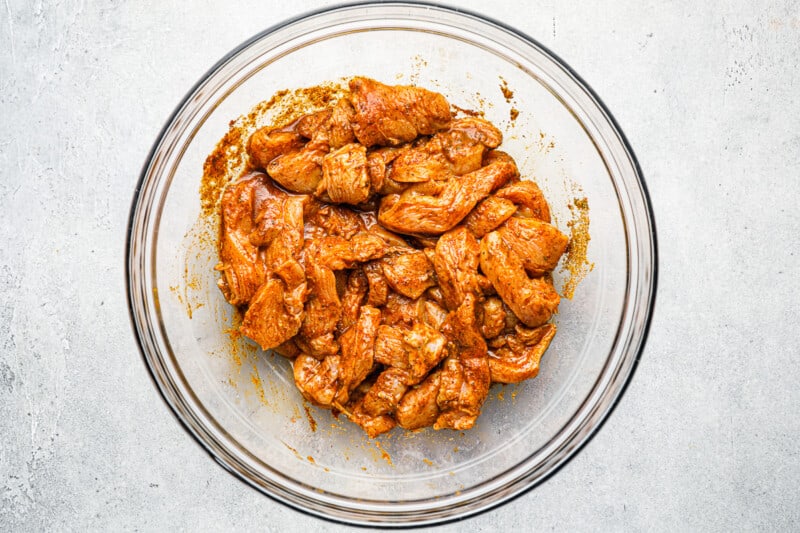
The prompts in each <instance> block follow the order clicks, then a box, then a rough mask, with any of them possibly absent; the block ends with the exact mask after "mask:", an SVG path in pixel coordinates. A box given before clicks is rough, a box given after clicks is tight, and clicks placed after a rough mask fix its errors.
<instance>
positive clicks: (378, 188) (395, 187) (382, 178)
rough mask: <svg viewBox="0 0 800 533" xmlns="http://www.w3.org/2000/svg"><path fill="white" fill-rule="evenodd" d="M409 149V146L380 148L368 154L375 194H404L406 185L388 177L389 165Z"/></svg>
mask: <svg viewBox="0 0 800 533" xmlns="http://www.w3.org/2000/svg"><path fill="white" fill-rule="evenodd" d="M408 149H409V145H407V144H406V145H403V146H401V147H398V148H391V147H386V148H378V149H377V150H371V151H369V152H368V153H367V173H368V174H369V180H370V186H371V188H372V191H373V192H376V193H378V194H381V195H384V194H397V193H400V192H403V189H405V188H406V185H405V184H403V183H399V182H396V181H394V180H393V179H391V178H390V177H389V176H388V173H389V172H388V170H389V168H390V167H389V166H388V165H389V164H390V163H392V162H393V161H394V160H395V159H397V158H398V157H400V155H401V154H403V153H404V152H406V151H407V150H408Z"/></svg>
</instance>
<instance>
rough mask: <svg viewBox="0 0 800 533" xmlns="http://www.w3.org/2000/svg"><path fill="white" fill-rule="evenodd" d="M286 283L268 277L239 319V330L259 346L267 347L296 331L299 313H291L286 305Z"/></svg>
mask: <svg viewBox="0 0 800 533" xmlns="http://www.w3.org/2000/svg"><path fill="white" fill-rule="evenodd" d="M286 296H287V290H286V285H285V284H284V282H283V281H282V280H280V279H275V278H273V279H270V280H268V281H267V282H266V283H264V284H263V285H261V288H259V289H258V291H257V292H256V294H255V295H254V296H253V299H252V300H251V301H250V307H248V308H247V312H246V313H245V315H244V319H243V320H242V325H241V327H240V328H239V331H240V332H241V333H242V335H245V336H247V337H249V338H251V339H253V340H254V341H256V342H257V343H258V344H259V345H261V348H262V349H264V350H269V349H270V348H274V347H275V346H278V345H280V344H282V343H284V342H286V341H287V340H289V339H291V338H292V337H293V336H294V335H296V334H297V331H298V330H299V329H300V324H301V323H302V319H303V316H302V313H301V314H296V313H293V312H291V311H290V310H289V309H288V308H287V306H286Z"/></svg>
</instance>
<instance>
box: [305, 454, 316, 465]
mask: <svg viewBox="0 0 800 533" xmlns="http://www.w3.org/2000/svg"><path fill="white" fill-rule="evenodd" d="M306 459H308V462H309V463H311V464H312V465H315V464H317V462H316V461H315V460H314V458H313V457H311V456H310V455H309V456H308V457H306Z"/></svg>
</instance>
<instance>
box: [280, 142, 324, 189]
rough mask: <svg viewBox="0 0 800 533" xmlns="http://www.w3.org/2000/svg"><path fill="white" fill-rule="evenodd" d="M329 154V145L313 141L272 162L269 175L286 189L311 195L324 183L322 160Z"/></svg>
mask: <svg viewBox="0 0 800 533" xmlns="http://www.w3.org/2000/svg"><path fill="white" fill-rule="evenodd" d="M327 153H328V145H327V144H322V143H316V142H314V141H311V142H309V143H308V144H306V145H305V146H303V147H302V148H300V149H299V150H292V151H291V152H286V153H284V154H283V155H280V156H278V157H276V158H275V159H273V160H272V161H270V163H269V164H268V165H267V173H268V174H269V176H270V177H271V178H272V179H274V180H275V181H277V182H278V183H280V184H281V185H282V186H283V187H284V188H285V189H288V190H290V191H292V192H297V193H302V194H311V193H313V192H314V191H316V190H317V187H319V183H320V181H322V160H323V158H324V157H325V155H326V154H327Z"/></svg>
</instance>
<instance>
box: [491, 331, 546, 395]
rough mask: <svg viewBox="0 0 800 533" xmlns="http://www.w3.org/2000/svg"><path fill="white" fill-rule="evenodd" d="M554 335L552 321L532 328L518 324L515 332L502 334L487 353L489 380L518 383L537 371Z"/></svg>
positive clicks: (535, 374) (531, 376) (533, 375)
mask: <svg viewBox="0 0 800 533" xmlns="http://www.w3.org/2000/svg"><path fill="white" fill-rule="evenodd" d="M555 334H556V325H555V324H544V325H543V326H539V327H538V328H535V329H528V328H524V327H522V326H517V328H516V332H515V333H514V334H510V335H504V336H503V337H502V338H501V339H500V340H501V342H502V345H500V346H499V347H498V348H493V349H492V350H491V351H490V352H489V371H490V372H491V376H492V382H495V383H519V382H520V381H524V380H526V379H531V378H534V377H536V376H537V375H538V374H539V362H540V361H541V359H542V355H544V352H545V351H547V348H548V346H550V341H552V340H553V337H554V336H555Z"/></svg>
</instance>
